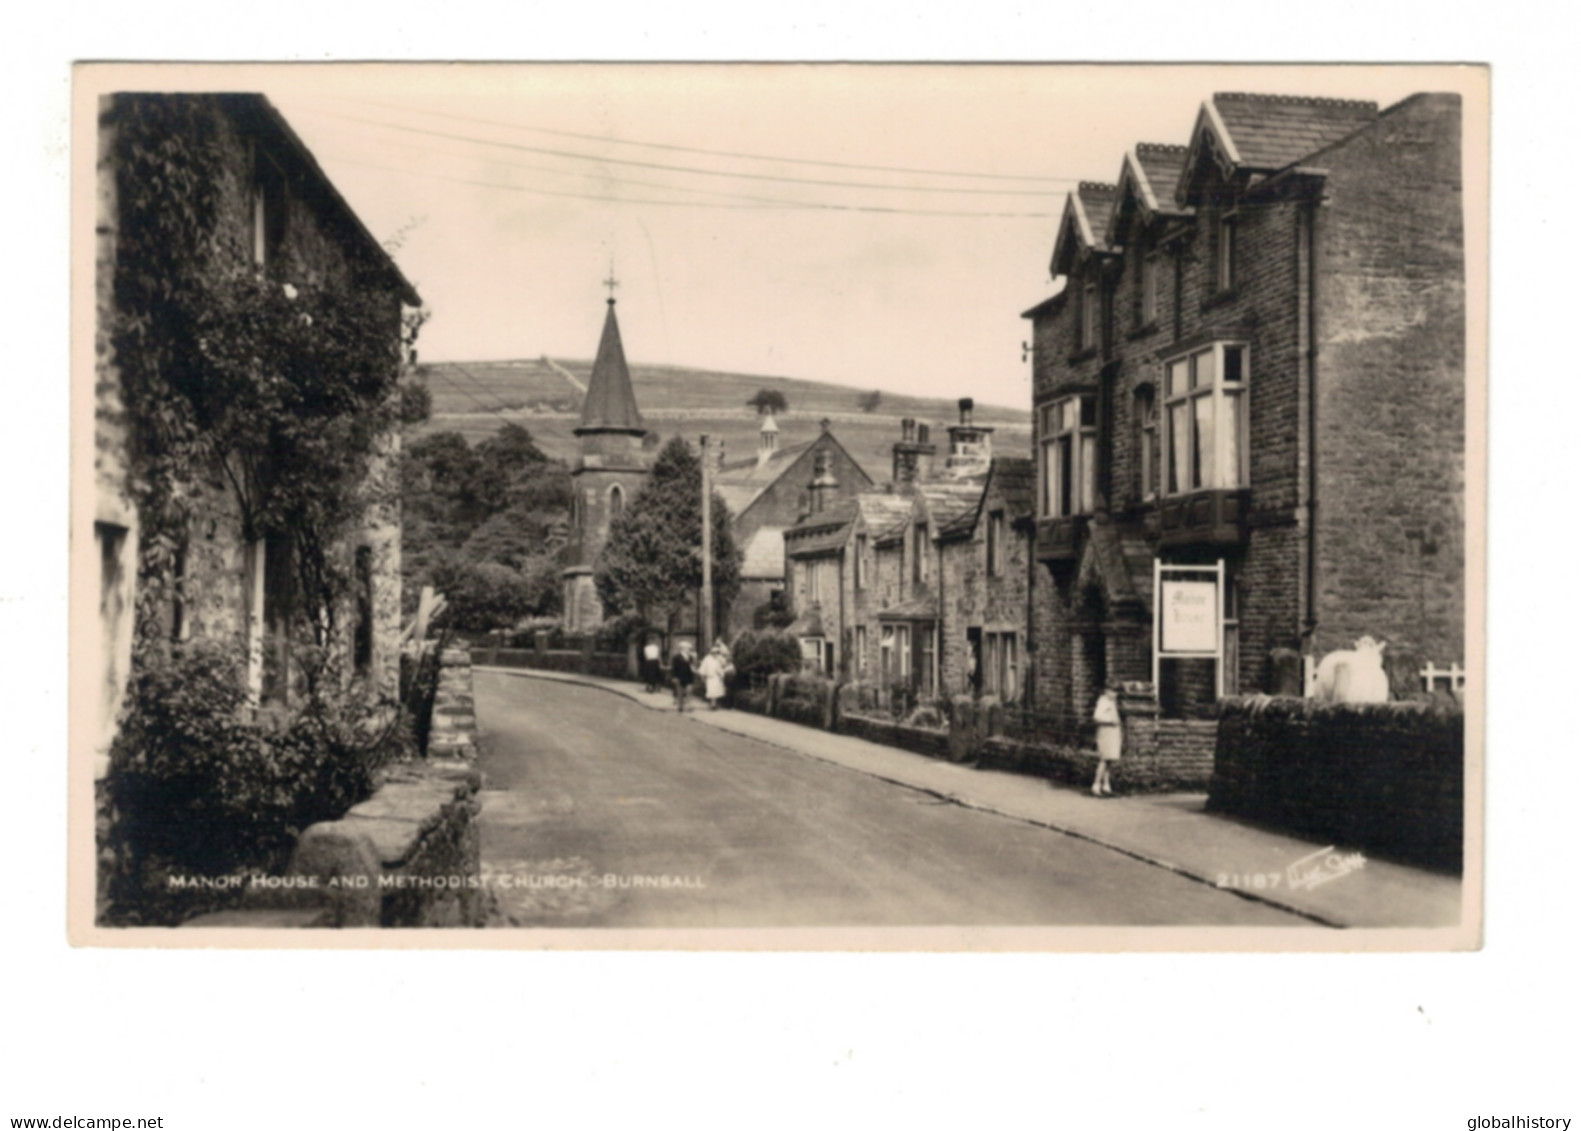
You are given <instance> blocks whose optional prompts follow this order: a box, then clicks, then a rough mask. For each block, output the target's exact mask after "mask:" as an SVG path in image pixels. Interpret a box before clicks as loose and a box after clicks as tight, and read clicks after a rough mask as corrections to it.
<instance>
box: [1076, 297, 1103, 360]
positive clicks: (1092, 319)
mask: <svg viewBox="0 0 1581 1131" xmlns="http://www.w3.org/2000/svg"><path fill="white" fill-rule="evenodd" d="M1080 313H1081V323H1080V326H1079V327H1078V335H1079V336H1078V338H1077V343H1076V344H1077V346H1078V347H1079V348H1081V349H1084V350H1088V349H1092V348H1093V347H1094V346H1096V345H1097V344H1098V281H1097V280H1096V279H1093V280H1090V281H1088V282H1087V283H1086V284H1085V285H1084V286H1083V287H1082V289H1081V312H1080Z"/></svg>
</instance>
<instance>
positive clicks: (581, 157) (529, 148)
mask: <svg viewBox="0 0 1581 1131" xmlns="http://www.w3.org/2000/svg"><path fill="white" fill-rule="evenodd" d="M318 113H319V114H320V115H322V116H324V117H329V118H340V119H343V120H345V121H348V122H357V123H359V124H361V125H366V126H376V127H378V128H380V129H387V130H398V131H400V132H402V133H413V134H418V135H421V136H424V137H438V138H445V139H447V140H451V141H464V142H469V143H471V144H474V145H485V146H490V147H493V148H496V149H511V150H517V151H520V152H523V153H539V154H543V155H545V156H549V157H562V158H566V159H569V160H576V161H593V162H597V163H599V164H604V165H626V166H630V167H632V168H637V169H659V170H663V171H666V172H673V173H689V174H691V175H693V176H701V177H721V178H725V179H727V180H748V181H771V182H775V183H779V184H800V185H814V186H821V187H831V188H855V189H867V190H873V191H878V192H934V193H951V194H965V195H971V196H1047V195H1048V190H1046V189H977V188H945V187H941V186H933V185H893V184H890V185H882V184H872V183H871V182H865V181H830V180H819V179H816V178H812V177H785V176H779V177H777V176H771V175H769V174H767V173H741V172H725V171H722V170H718V169H700V168H698V167H696V166H692V165H665V164H661V163H659V162H656V161H631V160H627V159H625V158H621V157H600V156H598V155H596V154H588V153H574V152H572V151H570V150H564V149H548V148H545V147H544V146H540V145H523V144H521V143H520V142H510V141H494V140H491V139H488V138H478V137H469V136H467V135H465V134H456V133H449V132H446V131H444V130H427V129H423V128H422V127H421V126H408V125H401V124H399V123H396V122H382V121H379V120H378V119H376V118H359V117H356V116H355V115H351V114H336V113H334V112H333V111H328V110H322V111H318Z"/></svg>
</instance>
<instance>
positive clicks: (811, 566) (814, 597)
mask: <svg viewBox="0 0 1581 1131" xmlns="http://www.w3.org/2000/svg"><path fill="white" fill-rule="evenodd" d="M806 569H807V603H808V604H809V605H816V604H817V603H818V602H819V601H820V600H821V599H822V593H821V590H820V587H819V585H818V563H817V562H808V563H807V566H806Z"/></svg>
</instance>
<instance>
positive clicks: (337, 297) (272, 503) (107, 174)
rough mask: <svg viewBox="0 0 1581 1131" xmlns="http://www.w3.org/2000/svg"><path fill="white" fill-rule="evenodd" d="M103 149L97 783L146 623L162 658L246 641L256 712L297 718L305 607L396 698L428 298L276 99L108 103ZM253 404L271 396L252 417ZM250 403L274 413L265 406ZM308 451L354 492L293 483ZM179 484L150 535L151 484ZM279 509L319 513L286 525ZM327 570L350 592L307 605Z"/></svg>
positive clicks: (87, 514)
mask: <svg viewBox="0 0 1581 1131" xmlns="http://www.w3.org/2000/svg"><path fill="white" fill-rule="evenodd" d="M98 140H99V152H98V160H97V178H96V186H95V188H96V199H97V216H96V243H95V256H96V309H95V313H96V318H97V323H96V326H97V329H96V336H95V378H96V381H95V390H94V393H95V396H94V414H95V430H94V440H95V453H94V492H93V495H92V496H91V498H87V497H85V498H84V499H82V500H80V503H81V504H82V505H80V506H79V507H78V508H77V511H76V518H75V519H74V522H75V521H81V522H82V528H81V529H76V528H74V536H75V537H76V538H77V539H78V545H79V546H87V545H90V544H91V545H93V546H95V547H96V552H95V554H94V555H93V559H94V569H95V571H96V573H97V578H96V579H95V580H96V581H97V585H96V586H92V590H90V588H89V586H87V585H85V586H84V587H83V590H82V591H96V592H97V594H98V602H97V620H98V624H97V626H96V628H97V631H95V632H90V631H89V629H88V628H87V626H86V625H84V626H83V628H82V630H81V631H82V636H81V637H80V639H82V640H84V641H85V642H88V643H89V644H90V648H89V649H88V650H89V651H91V652H93V653H94V654H95V658H94V661H93V666H94V669H95V671H96V678H95V686H94V687H93V688H91V689H86V688H85V689H83V690H84V696H83V698H84V702H83V708H84V709H83V710H82V712H81V713H80V715H79V716H78V717H80V718H87V717H89V716H90V715H91V716H92V717H93V718H95V720H96V722H95V723H94V724H93V729H94V735H93V737H94V748H95V752H96V755H97V759H96V763H95V772H96V776H102V775H103V773H104V772H105V771H106V770H107V768H108V758H107V752H108V750H109V747H110V743H111V741H112V739H113V738H114V734H115V727H116V720H117V715H118V713H119V711H120V709H121V706H122V703H123V700H124V697H125V689H126V684H127V678H128V674H129V672H130V670H131V668H132V666H133V656H134V651H133V637H134V634H135V633H136V632H137V631H139V629H141V631H143V632H144V633H145V634H147V635H148V637H149V641H147V642H150V643H151V644H152V645H157V644H160V643H161V642H165V643H173V642H181V641H187V640H200V639H201V640H215V641H218V640H226V641H231V640H234V641H237V642H238V643H239V644H240V645H241V646H242V647H243V648H244V650H245V655H246V657H247V668H246V679H247V691H248V697H249V699H250V700H251V702H252V703H253V704H254V705H263V706H270V705H275V704H279V705H284V704H285V702H286V701H287V700H288V699H291V698H293V696H294V694H295V690H296V688H295V686H294V683H293V665H292V656H293V649H296V648H299V646H300V641H296V640H294V638H293V631H292V629H293V621H294V620H296V621H300V620H302V619H303V617H304V616H305V615H306V614H305V613H304V609H305V608H309V607H311V608H312V609H313V615H312V617H311V618H310V619H311V620H312V622H313V626H314V627H315V629H317V631H318V632H319V634H320V636H322V637H323V638H324V639H323V640H322V641H320V642H319V643H320V645H321V647H323V648H324V649H326V650H327V651H329V652H331V653H333V654H336V655H338V656H340V657H341V658H342V659H343V660H344V671H345V674H346V675H347V677H348V678H350V679H353V680H355V681H356V683H357V685H358V687H359V688H360V689H362V690H365V691H366V692H367V694H368V696H369V697H370V698H373V697H382V698H385V699H388V698H390V697H393V696H394V695H395V694H396V690H397V682H398V672H399V662H400V656H399V643H400V629H401V625H400V615H401V609H400V605H401V582H400V499H399V494H398V480H399V476H398V474H397V473H396V472H397V469H396V457H397V454H398V442H399V440H398V432H397V431H396V427H395V420H394V416H393V414H392V412H391V398H392V397H393V394H394V389H395V385H394V382H395V379H396V376H397V373H398V367H399V364H400V360H401V357H400V351H401V342H402V310H403V307H408V308H410V307H416V306H417V305H418V304H419V301H420V300H419V298H418V296H417V294H416V292H415V291H414V290H413V288H412V286H411V284H410V283H409V282H408V281H407V280H406V279H405V277H404V276H403V275H402V274H401V271H400V269H399V268H398V267H397V266H396V264H395V263H394V261H393V260H392V259H391V258H390V256H389V255H388V253H387V252H386V251H385V250H384V249H383V248H382V247H381V246H380V244H379V242H378V241H377V240H376V239H374V237H373V236H372V235H371V234H370V233H369V232H368V230H367V228H366V227H365V226H364V225H363V223H362V221H361V219H359V218H358V216H357V215H356V213H354V212H353V211H352V209H351V208H350V206H349V205H348V204H347V203H346V201H345V199H344V198H342V196H341V195H340V193H339V192H338V191H337V190H336V188H335V186H334V185H333V184H332V183H331V182H330V180H329V179H328V178H327V177H326V176H325V174H324V172H323V171H322V170H321V169H320V167H319V165H318V163H317V161H316V160H315V159H314V157H313V155H312V153H311V152H310V151H309V150H308V149H307V147H306V146H305V145H304V144H303V142H302V141H301V139H300V138H299V137H298V136H297V134H296V133H295V131H293V130H292V128H291V127H290V125H289V124H288V123H287V122H286V120H285V119H284V118H283V117H282V116H281V115H280V113H279V112H278V111H277V110H276V109H275V107H274V106H273V105H272V104H271V103H270V102H269V101H268V99H266V98H264V97H263V96H262V95H257V94H180V95H176V94H172V95H163V94H117V95H114V96H111V97H107V98H105V99H104V100H103V102H102V105H101V107H100V121H99V138H98ZM189 229H190V230H189ZM310 311H312V312H313V313H309V312H310ZM315 317H316V319H317V321H315ZM259 389H262V390H264V392H263V393H258V392H257V390H259ZM243 391H251V392H252V393H254V394H256V395H255V397H254V401H243V402H240V403H243V404H245V406H246V408H245V410H239V409H237V408H236V403H238V402H237V401H236V398H237V397H239V396H240V395H241V394H242V392H243ZM266 395H267V396H272V397H275V398H276V400H274V401H266ZM255 401H256V402H258V403H266V404H268V405H269V406H270V407H272V408H274V409H275V410H276V413H275V415H276V416H277V417H279V418H280V420H281V421H283V422H280V421H275V417H271V418H270V420H264V419H262V418H261V417H262V415H263V414H262V413H260V414H259V415H258V416H257V417H255V416H253V415H251V411H252V406H253V404H254V402H255ZM150 405H154V406H156V407H154V408H150V407H149V406H150ZM161 413H162V414H163V415H161ZM271 421H275V422H274V423H271ZM303 436H311V437H314V438H316V440H315V442H316V443H318V444H319V449H314V451H318V450H320V449H322V448H325V447H330V446H339V447H343V448H344V447H356V449H357V450H358V451H366V452H369V453H370V454H369V455H368V458H367V459H366V461H365V463H363V464H359V465H358V466H359V467H360V468H361V471H360V472H359V474H360V475H361V479H360V481H359V482H356V483H341V482H339V481H337V482H335V483H333V484H318V483H303V482H301V480H302V479H303V478H305V477H307V476H308V474H309V473H308V471H307V470H306V469H307V468H308V467H310V466H311V467H317V466H319V465H317V464H309V463H307V462H304V461H305V460H306V458H307V456H311V455H313V454H314V452H313V451H308V452H307V454H306V456H304V455H302V452H303V451H304V450H305V448H306V446H307V445H306V441H303V440H302V437H303ZM172 437H174V438H175V439H172ZM183 443H184V444H185V445H186V446H185V447H184V448H181V447H178V444H183ZM293 443H295V444H296V446H295V447H293ZM138 452H142V453H144V455H143V456H142V457H141V460H140V461H139V457H138V456H137V453H138ZM182 452H189V453H191V452H195V453H197V454H195V455H189V456H187V457H185V458H186V459H188V460H189V462H190V463H191V464H192V466H190V467H189V466H186V465H185V464H184V463H183V462H182V459H181V458H178V457H179V456H181V453H182ZM149 453H153V454H149ZM292 453H296V456H295V457H293V455H292ZM156 457H157V458H156ZM336 466H338V465H336ZM172 468H173V469H174V470H171V469H172ZM166 478H168V480H169V481H168V484H167V485H166V488H165V493H164V496H163V497H164V499H165V503H164V506H163V509H162V510H161V512H160V513H162V514H164V515H165V517H164V519H163V520H162V521H161V522H158V523H155V522H154V521H152V520H153V519H154V518H155V517H156V516H155V513H154V511H153V510H152V509H151V506H152V503H151V500H154V499H156V497H159V492H157V491H155V490H153V489H151V488H150V482H153V483H154V484H156V485H157V484H159V483H164V482H165V481H166ZM332 490H333V491H338V492H340V493H339V494H336V495H334V496H333V497H331V496H330V495H329V492H330V491H332ZM140 492H141V494H140ZM286 497H289V498H291V499H296V500H301V499H304V498H310V499H311V500H312V501H313V505H314V507H315V508H316V509H312V508H309V507H308V506H306V505H305V504H303V505H299V506H298V508H297V510H296V511H291V512H289V513H287V512H286V511H285V509H284V508H285V506H286V504H285V503H283V502H282V499H283V498H286ZM179 504H185V505H179ZM342 510H344V511H345V512H347V517H343V518H336V519H335V520H333V521H332V520H331V519H330V518H329V517H324V516H326V515H329V514H331V513H333V514H334V515H340V514H341V511H342ZM303 513H307V514H311V515H314V516H316V517H320V518H322V521H319V522H317V523H306V522H303V521H301V519H300V515H301V514H303ZM293 520H295V521H293ZM315 538H317V539H319V540H321V541H322V540H324V539H331V540H332V544H316V543H315V542H314V539H315ZM309 550H311V551H313V553H311V554H310V553H309V552H308V551H309ZM330 574H334V575H335V576H337V577H341V576H343V577H346V578H349V579H350V586H349V590H348V591H344V592H343V591H341V590H340V588H339V587H336V588H335V590H334V594H333V597H332V598H329V597H326V598H325V599H324V600H322V601H319V602H318V603H317V604H316V605H311V606H310V605H309V604H308V597H309V596H310V595H311V594H313V593H319V592H327V591H328V590H329V588H330V587H329V586H328V584H327V582H325V580H324V579H325V577H326V576H327V575H330ZM156 575H157V577H158V578H159V579H160V580H161V584H160V586H159V587H157V588H155V587H150V586H149V585H148V584H147V582H148V579H149V578H150V577H152V576H156ZM79 580H81V581H84V582H87V581H88V579H87V578H79ZM315 586H316V588H315ZM140 606H141V612H140V613H139V607H140ZM152 606H157V607H152ZM90 697H91V700H92V701H91V703H90V702H88V701H87V700H88V699H89V698H90ZM90 708H91V710H90Z"/></svg>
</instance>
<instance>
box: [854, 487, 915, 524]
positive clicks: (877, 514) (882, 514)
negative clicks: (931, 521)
mask: <svg viewBox="0 0 1581 1131" xmlns="http://www.w3.org/2000/svg"><path fill="white" fill-rule="evenodd" d="M856 505H857V506H858V507H859V508H860V509H861V512H862V521H863V522H865V523H867V528H868V530H870V531H875V532H878V533H883V532H884V531H887V530H889V529H891V528H892V527H894V526H895V525H896V524H897V523H902V522H905V521H906V519H907V518H908V517H909V516H910V514H911V496H910V495H891V494H890V493H889V492H887V491H882V492H881V491H870V492H864V493H863V494H860V495H858V496H857V497H856Z"/></svg>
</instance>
